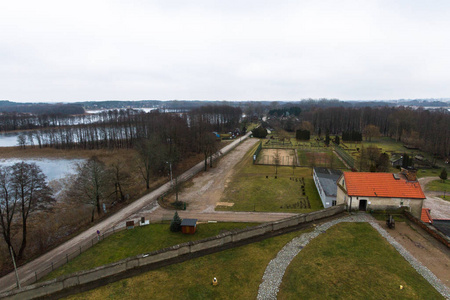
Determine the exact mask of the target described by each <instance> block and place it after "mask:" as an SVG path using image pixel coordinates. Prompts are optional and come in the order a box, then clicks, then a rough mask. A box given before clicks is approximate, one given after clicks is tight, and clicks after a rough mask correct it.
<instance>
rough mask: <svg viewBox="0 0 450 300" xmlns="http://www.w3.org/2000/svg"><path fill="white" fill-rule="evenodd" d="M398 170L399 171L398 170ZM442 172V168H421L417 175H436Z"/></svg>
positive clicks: (419, 176) (420, 176)
mask: <svg viewBox="0 0 450 300" xmlns="http://www.w3.org/2000/svg"><path fill="white" fill-rule="evenodd" d="M397 172H398V171H397ZM439 174H441V169H419V170H417V177H418V178H422V177H436V176H439Z"/></svg>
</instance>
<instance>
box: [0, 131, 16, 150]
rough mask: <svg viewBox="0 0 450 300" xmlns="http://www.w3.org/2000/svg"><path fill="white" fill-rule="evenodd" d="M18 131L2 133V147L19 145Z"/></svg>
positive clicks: (0, 139)
mask: <svg viewBox="0 0 450 300" xmlns="http://www.w3.org/2000/svg"><path fill="white" fill-rule="evenodd" d="M18 136H19V133H17V132H7V133H0V147H15V146H17V137H18Z"/></svg>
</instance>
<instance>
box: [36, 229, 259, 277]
mask: <svg viewBox="0 0 450 300" xmlns="http://www.w3.org/2000/svg"><path fill="white" fill-rule="evenodd" d="M255 225H257V224H253V223H211V224H209V223H208V224H198V225H197V231H196V233H195V234H194V235H190V234H183V233H181V232H171V231H170V230H169V226H170V225H169V224H150V225H148V226H144V227H136V228H134V229H132V230H123V231H120V232H118V233H116V234H113V235H111V236H109V237H107V238H105V239H104V240H103V241H100V242H99V243H98V244H96V245H94V246H93V247H92V248H90V249H89V250H87V251H85V252H83V253H82V254H81V255H78V256H77V257H75V258H74V259H73V260H71V261H69V263H67V264H65V265H64V266H62V267H61V268H58V269H56V270H55V271H53V272H51V273H50V274H48V275H47V276H45V277H44V278H43V279H41V281H45V280H49V279H52V278H56V277H58V276H61V275H66V274H71V273H74V272H78V271H82V270H89V269H93V268H96V267H99V266H102V265H106V264H109V263H112V262H116V261H119V260H121V259H125V258H127V257H130V256H135V255H138V254H143V253H147V252H151V251H155V250H159V249H162V248H166V247H170V246H173V245H177V244H181V243H185V242H189V241H195V240H200V239H204V238H207V237H210V236H215V235H217V234H219V233H221V232H223V231H225V230H231V229H236V228H245V227H250V226H255Z"/></svg>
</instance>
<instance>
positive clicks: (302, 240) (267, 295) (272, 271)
mask: <svg viewBox="0 0 450 300" xmlns="http://www.w3.org/2000/svg"><path fill="white" fill-rule="evenodd" d="M341 222H368V223H369V224H370V225H372V227H373V228H375V229H376V230H377V231H378V232H379V233H380V234H381V235H382V236H383V237H384V238H385V239H386V240H387V241H388V242H389V243H390V244H391V245H392V246H393V247H394V248H395V249H396V250H397V251H398V252H399V253H400V254H401V255H402V256H403V257H404V258H405V259H406V260H407V261H408V262H409V263H410V264H411V266H412V267H413V268H414V269H415V270H416V271H417V272H419V274H420V275H422V276H423V277H424V278H425V279H426V280H427V281H428V282H429V283H430V284H431V285H432V286H433V287H434V288H435V289H436V290H437V291H438V292H439V293H441V295H442V296H444V297H445V298H446V299H450V290H449V289H448V288H447V287H446V286H445V285H444V284H443V283H442V282H441V281H440V280H439V279H438V278H437V277H436V276H435V275H434V274H433V273H431V271H430V270H428V268H426V267H425V266H423V265H422V264H421V263H420V262H418V261H417V260H416V259H415V258H414V257H413V256H412V255H411V254H410V253H409V252H408V251H406V250H405V248H403V246H402V245H400V244H399V243H397V242H396V241H395V240H394V238H392V237H391V236H390V235H389V233H388V232H387V231H386V230H384V229H383V228H381V227H380V226H379V225H378V224H377V223H376V221H375V220H374V219H373V218H372V217H371V216H370V215H368V214H365V213H361V214H356V215H352V216H348V217H344V218H341V219H336V220H333V221H330V222H327V223H324V224H321V225H319V226H317V227H316V228H315V229H314V231H312V232H308V233H304V234H302V235H301V236H299V237H296V238H294V239H293V240H292V241H290V242H289V243H288V244H286V246H284V247H283V249H281V250H280V252H278V254H277V256H276V257H275V258H274V259H272V260H271V261H270V262H269V264H268V265H267V268H266V271H265V272H264V275H263V278H262V283H261V284H260V286H259V290H258V297H257V299H277V293H278V291H279V288H280V284H281V282H282V280H283V276H284V272H285V271H286V269H287V267H288V266H289V264H290V263H291V261H292V260H293V259H294V257H295V256H296V255H297V254H298V253H299V252H300V251H301V250H302V249H303V248H304V247H305V246H306V245H307V244H308V243H309V242H310V241H311V240H312V239H314V238H315V237H317V236H318V235H319V234H321V233H324V232H325V231H326V230H327V229H329V228H330V227H331V226H333V225H336V224H338V223H341Z"/></svg>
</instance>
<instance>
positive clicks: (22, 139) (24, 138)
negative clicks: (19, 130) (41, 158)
mask: <svg viewBox="0 0 450 300" xmlns="http://www.w3.org/2000/svg"><path fill="white" fill-rule="evenodd" d="M26 143H27V136H26V135H24V134H19V135H18V136H17V144H18V145H19V147H20V148H23V149H25V145H26Z"/></svg>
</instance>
